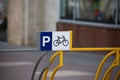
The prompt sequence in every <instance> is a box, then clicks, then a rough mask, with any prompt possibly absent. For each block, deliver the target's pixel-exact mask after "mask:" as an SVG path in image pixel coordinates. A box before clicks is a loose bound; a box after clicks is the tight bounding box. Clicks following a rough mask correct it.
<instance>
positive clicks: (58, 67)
mask: <svg viewBox="0 0 120 80" xmlns="http://www.w3.org/2000/svg"><path fill="white" fill-rule="evenodd" d="M60 68H61V66H60V65H57V67H55V69H54V70H53V72H52V75H51V76H50V80H53V78H54V76H55V74H56V72H57V71H58V70H59V69H60Z"/></svg>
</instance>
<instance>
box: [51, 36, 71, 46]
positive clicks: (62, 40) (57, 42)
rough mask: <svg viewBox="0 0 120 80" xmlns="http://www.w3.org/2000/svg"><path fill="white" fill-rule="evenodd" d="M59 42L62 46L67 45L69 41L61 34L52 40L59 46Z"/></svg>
mask: <svg viewBox="0 0 120 80" xmlns="http://www.w3.org/2000/svg"><path fill="white" fill-rule="evenodd" d="M60 44H62V45H63V46H68V44H69V41H68V40H67V39H65V36H63V35H62V37H60V36H57V39H56V40H54V42H53V45H54V46H59V45H60Z"/></svg>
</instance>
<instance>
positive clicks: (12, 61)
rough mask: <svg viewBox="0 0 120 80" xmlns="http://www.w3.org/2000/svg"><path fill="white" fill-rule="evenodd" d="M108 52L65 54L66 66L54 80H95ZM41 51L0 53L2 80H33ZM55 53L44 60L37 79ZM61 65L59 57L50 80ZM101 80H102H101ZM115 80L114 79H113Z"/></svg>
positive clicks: (0, 77) (102, 73)
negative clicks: (100, 64)
mask: <svg viewBox="0 0 120 80" xmlns="http://www.w3.org/2000/svg"><path fill="white" fill-rule="evenodd" d="M105 53H107V52H100V53H98V52H64V66H63V67H62V68H61V69H60V70H59V71H58V72H57V73H56V75H55V78H54V80H94V78H95V74H96V71H97V68H98V66H99V63H100V62H101V60H102V59H103V57H104V56H105V55H106V54H105ZM43 54H44V53H41V52H39V51H13V52H12V51H10V52H9V51H7V52H0V80H31V75H32V72H33V69H34V66H35V64H36V62H37V60H38V59H39V58H40V57H41V56H42V55H43ZM52 54H53V52H49V53H48V55H47V56H45V57H44V58H43V60H42V61H41V63H40V65H39V66H38V69H37V71H36V75H35V79H34V80H38V79H37V78H38V76H39V74H40V72H41V71H42V69H43V68H44V67H45V66H47V65H49V61H48V60H49V58H50V56H51V55H52ZM113 59H114V56H112V57H111V58H110V59H109V60H108V61H107V62H106V64H105V65H104V67H103V69H102V71H101V75H100V76H103V75H104V72H105V71H106V69H108V67H109V66H110V64H111V62H112V61H113ZM57 64H59V57H57V58H56V59H55V61H54V63H53V65H52V66H51V68H50V70H49V74H48V78H47V79H49V77H50V75H51V72H52V70H53V68H54V67H55V66H56V65H57ZM118 70H120V68H119V67H117V68H115V69H114V72H113V73H112V75H111V76H113V77H114V76H115V73H116V71H118ZM100 80H102V79H101V78H100ZM111 80H113V79H111Z"/></svg>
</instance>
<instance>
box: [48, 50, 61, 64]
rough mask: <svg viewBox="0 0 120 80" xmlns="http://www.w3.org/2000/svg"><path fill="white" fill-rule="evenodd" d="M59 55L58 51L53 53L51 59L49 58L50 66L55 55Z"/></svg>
mask: <svg viewBox="0 0 120 80" xmlns="http://www.w3.org/2000/svg"><path fill="white" fill-rule="evenodd" d="M59 54H60V51H57V52H56V53H54V54H53V55H52V57H51V58H50V64H52V62H53V60H54V59H55V58H56V56H57V55H59Z"/></svg>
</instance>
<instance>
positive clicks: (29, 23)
mask: <svg viewBox="0 0 120 80" xmlns="http://www.w3.org/2000/svg"><path fill="white" fill-rule="evenodd" d="M58 4H59V3H58V1H57V0H53V1H50V0H9V1H8V8H7V9H8V10H7V11H8V15H7V17H8V30H7V41H8V43H9V44H12V45H31V46H36V45H37V41H38V40H37V39H38V37H39V36H38V32H40V31H55V30H56V21H58V19H59V15H58V14H59V6H58Z"/></svg>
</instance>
